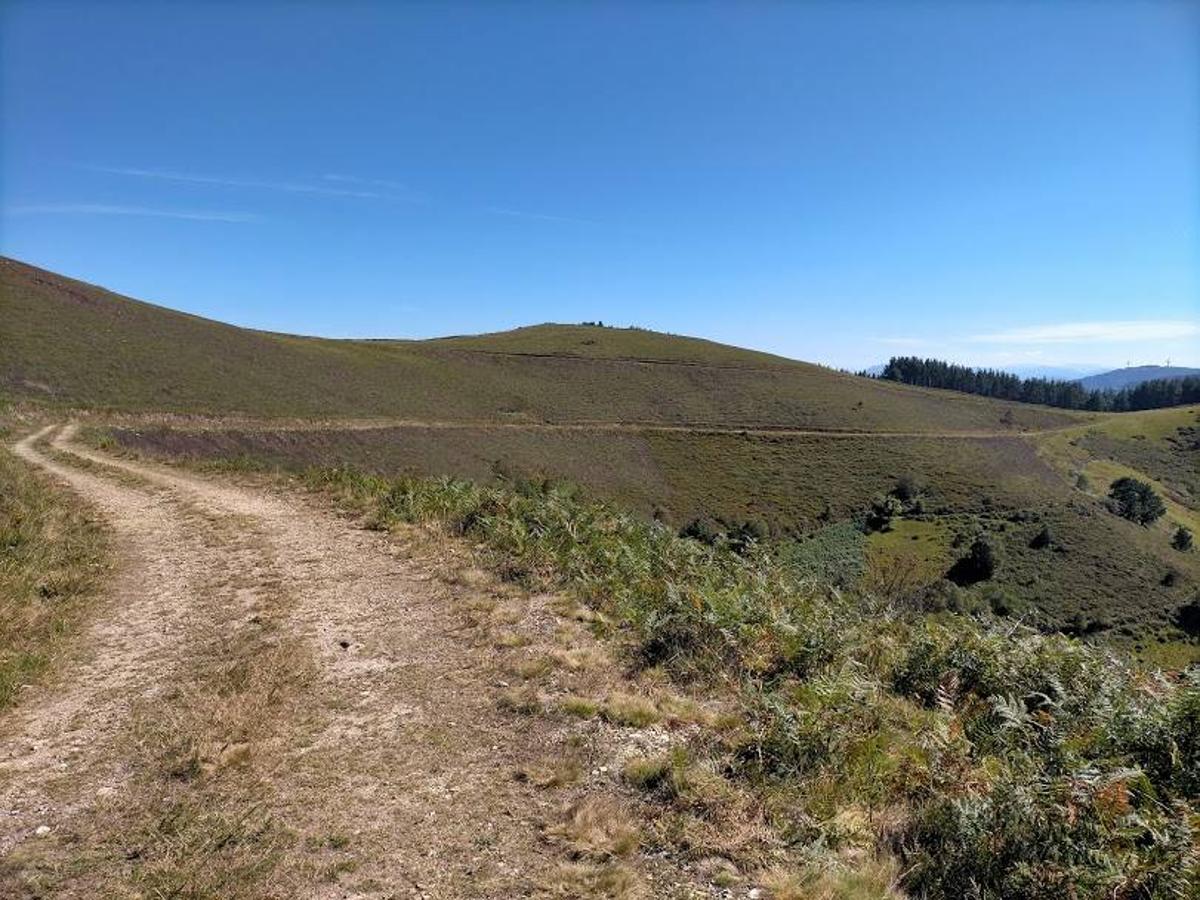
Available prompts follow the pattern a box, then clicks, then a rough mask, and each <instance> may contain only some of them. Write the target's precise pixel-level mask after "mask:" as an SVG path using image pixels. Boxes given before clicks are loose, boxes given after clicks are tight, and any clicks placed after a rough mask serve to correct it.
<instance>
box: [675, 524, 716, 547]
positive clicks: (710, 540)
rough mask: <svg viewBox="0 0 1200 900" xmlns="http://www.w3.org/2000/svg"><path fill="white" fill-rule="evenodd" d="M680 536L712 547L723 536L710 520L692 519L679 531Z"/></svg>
mask: <svg viewBox="0 0 1200 900" xmlns="http://www.w3.org/2000/svg"><path fill="white" fill-rule="evenodd" d="M679 536H680V537H682V538H691V539H692V540H693V541H699V542H700V543H702V544H708V545H709V546H712V545H713V544H715V543H716V542H717V538H719V537H720V536H721V532H719V531H718V530H717V529H716V527H715V526H714V525H713V524H712V523H711V522H710V521H709V520H708V519H692V521H690V522H688V523H687V524H686V525H684V526H683V528H681V529H679Z"/></svg>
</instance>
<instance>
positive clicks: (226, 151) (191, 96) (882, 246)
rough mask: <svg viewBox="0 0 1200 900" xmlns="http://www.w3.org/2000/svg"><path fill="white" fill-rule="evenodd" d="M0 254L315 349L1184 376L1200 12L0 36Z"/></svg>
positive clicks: (227, 16) (462, 20) (227, 18)
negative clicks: (751, 356) (559, 346)
mask: <svg viewBox="0 0 1200 900" xmlns="http://www.w3.org/2000/svg"><path fill="white" fill-rule="evenodd" d="M0 15H2V16H3V21H2V22H0V24H2V25H3V46H2V47H0V51H2V62H0V66H2V68H0V73H2V77H3V85H2V90H3V96H2V100H3V110H4V112H3V129H2V132H0V150H2V161H0V176H2V180H0V201H2V203H0V206H2V209H3V218H2V219H0V226H2V229H3V230H2V232H0V246H2V248H3V252H4V253H5V254H7V255H10V256H15V257H17V258H19V259H23V260H26V261H29V262H32V263H35V264H38V265H42V266H46V267H48V268H51V269H55V270H58V271H62V272H65V273H67V274H69V275H73V276H75V277H79V278H83V279H85V280H88V281H92V282H95V283H98V284H102V285H105V286H107V287H110V288H112V289H115V290H119V291H121V292H124V293H127V294H130V295H132V296H136V297H140V298H143V299H149V300H153V301H155V302H158V303H162V304H164V305H167V306H171V307H175V308H179V309H185V310H188V311H191V312H195V313H199V314H202V315H206V316H211V317H214V318H218V319H222V320H225V321H231V322H235V323H238V324H242V325H248V326H254V327H259V328H267V329H274V330H283V331H294V332H302V333H311V334H323V335H331V336H356V335H371V336H397V337H409V336H411V337H420V336H431V335H439V334H447V333H462V332H478V331H489V330H496V329H501V328H507V327H512V326H515V325H520V324H528V323H533V322H542V321H567V322H572V321H581V320H592V319H602V320H604V321H606V322H610V323H615V324H622V325H624V324H631V323H632V324H638V325H642V326H646V327H651V328H658V329H663V330H668V331H675V332H682V333H688V334H697V335H702V336H706V337H711V338H714V339H717V340H722V341H728V342H730V343H736V344H742V345H747V346H754V347H758V348H763V349H768V350H773V351H775V352H779V353H783V354H785V355H788V356H792V357H796V358H802V359H811V360H815V361H820V362H825V363H829V364H833V365H840V366H846V367H858V366H862V365H867V364H870V363H874V362H878V361H880V360H883V359H886V358H887V357H888V356H889V355H892V354H894V353H920V354H923V355H937V356H942V357H947V358H953V359H956V360H960V361H964V362H968V363H974V364H989V365H992V364H995V365H1030V364H1078V365H1091V366H1107V365H1123V364H1125V363H1126V362H1127V361H1132V362H1134V363H1135V364H1136V363H1149V362H1162V361H1164V360H1165V359H1166V358H1167V357H1171V358H1172V360H1173V361H1174V362H1176V363H1186V364H1195V365H1200V326H1198V323H1200V5H1197V4H1194V3H1155V2H1137V3H1134V2H1129V3H1125V2H1113V3H1097V4H1089V3H1084V2H1071V3H1044V4H1035V3H997V4H994V5H990V4H986V3H959V4H937V3H918V2H891V3H877V4H870V3H845V4H818V3H808V4H801V3H795V4H767V3H759V4H755V3H741V4H732V3H731V4H682V3H642V4H632V3H630V4H621V3H607V4H600V3H595V4H587V3H546V4H538V3H520V4H515V3H514V4H503V3H499V2H492V3H480V4H475V5H456V4H433V3H429V4H413V5H402V4H398V3H388V4H383V3H379V4H368V3H346V4H337V5H334V4H332V3H330V4H320V3H306V4H298V3H297V4H283V3H277V4H268V3H262V4H252V3H245V4H234V3H217V2H211V3H197V4H190V5H189V4H185V3H170V4H147V3H134V4H128V5H123V4H120V3H115V2H104V3H95V2H88V3H77V4H56V3H52V2H38V3H31V2H27V3H22V2H10V3H7V4H5V5H4V7H3V12H2V13H0Z"/></svg>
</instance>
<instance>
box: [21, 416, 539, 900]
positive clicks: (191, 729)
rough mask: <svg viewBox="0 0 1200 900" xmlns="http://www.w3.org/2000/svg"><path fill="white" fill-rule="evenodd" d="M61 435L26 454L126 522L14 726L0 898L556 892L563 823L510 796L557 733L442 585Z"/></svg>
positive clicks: (275, 508) (356, 538)
mask: <svg viewBox="0 0 1200 900" xmlns="http://www.w3.org/2000/svg"><path fill="white" fill-rule="evenodd" d="M49 431H50V429H46V430H44V431H43V432H39V433H38V434H37V435H33V436H31V437H30V438H28V439H26V440H24V441H22V442H20V444H18V445H17V446H16V447H15V448H14V449H15V452H16V453H18V455H20V456H21V457H23V458H24V459H26V460H27V461H29V462H31V463H33V464H34V465H37V466H39V467H41V468H42V469H44V470H45V471H47V472H48V473H50V474H51V475H52V476H54V477H55V478H56V479H58V480H60V481H62V482H65V483H66V484H67V485H68V486H69V487H70V488H71V489H72V490H74V491H75V492H77V493H78V494H79V495H80V496H82V497H83V498H84V499H86V500H87V501H88V502H90V503H91V504H93V505H94V506H95V507H96V508H97V510H98V511H99V512H100V513H101V514H102V515H103V516H104V517H105V518H106V519H107V520H108V522H109V523H110V525H111V527H112V530H113V532H114V534H115V545H116V549H117V556H118V559H117V567H116V568H117V575H116V577H115V578H114V579H113V580H112V582H111V585H110V589H109V591H108V593H107V597H106V599H105V601H104V602H103V603H102V604H101V607H100V610H99V612H98V613H97V615H96V617H95V621H94V623H93V624H92V625H91V626H90V628H89V629H88V630H87V632H86V633H85V634H83V635H81V636H80V638H79V640H78V642H77V644H78V652H77V653H76V654H75V655H74V657H73V658H72V659H71V660H69V661H68V662H67V663H66V664H65V665H64V666H63V670H62V671H61V673H60V677H59V678H58V679H56V683H55V684H54V685H53V686H50V687H46V688H42V689H38V690H37V691H32V692H29V693H28V694H27V695H26V696H25V697H24V698H23V700H22V702H21V704H20V705H19V706H18V707H17V708H16V709H15V710H13V711H10V713H8V714H6V715H5V716H4V717H2V718H0V806H2V809H0V814H2V815H3V820H2V822H0V855H2V856H3V861H2V862H0V894H3V893H5V890H8V891H11V892H12V893H13V894H14V895H16V896H20V895H22V894H23V893H28V894H29V895H30V896H36V895H41V894H44V893H49V894H52V895H54V896H77V897H89V896H110V895H127V894H131V895H136V894H138V893H142V892H146V891H157V892H159V893H161V894H163V895H166V894H167V893H169V892H171V891H184V892H190V893H201V892H202V891H208V892H210V893H211V894H212V895H214V896H306V897H308V896H311V897H324V896H328V897H335V896H336V897H346V896H363V897H366V896H372V897H373V896H379V897H384V896H393V895H401V894H403V895H416V896H427V897H499V896H510V897H519V896H531V895H537V894H538V893H539V892H540V885H542V884H544V883H545V878H544V876H545V875H546V872H547V869H548V868H550V867H553V866H556V865H557V862H556V861H555V859H554V858H553V857H554V854H553V853H549V852H547V848H546V846H545V845H544V842H543V841H542V840H541V838H540V836H539V830H538V827H537V826H538V823H539V822H540V821H542V820H543V819H544V817H545V816H552V815H554V814H555V812H554V810H552V809H550V808H549V807H550V806H551V801H550V800H549V799H548V798H547V796H546V795H545V793H544V792H541V793H539V791H538V790H537V789H535V788H534V787H532V786H531V785H528V784H525V783H522V782H520V781H518V780H515V779H514V778H513V777H512V772H513V770H514V768H515V767H516V766H517V765H518V764H519V763H520V762H521V761H524V760H528V759H530V758H533V757H536V756H538V755H539V754H540V753H543V752H544V750H545V746H546V743H547V741H548V740H549V739H550V737H549V736H548V735H547V734H545V733H539V729H543V730H544V729H545V728H547V727H550V726H545V725H537V724H533V725H528V726H526V727H522V728H514V723H513V720H512V717H511V715H509V714H505V713H502V712H500V711H499V710H498V709H497V706H496V703H495V696H494V694H493V692H492V691H491V690H490V689H489V688H490V687H491V684H492V681H493V680H494V679H495V677H496V672H495V671H494V668H493V667H494V660H492V659H491V657H489V656H488V654H487V653H486V652H483V651H481V650H480V649H479V648H478V647H473V646H472V645H470V643H469V642H465V641H462V640H460V639H458V638H457V637H456V635H455V634H454V632H455V622H454V619H453V616H452V615H451V614H450V611H449V610H448V608H447V607H448V605H449V602H450V601H451V600H452V599H454V598H452V597H450V596H448V591H449V590H450V589H449V588H447V587H445V586H444V585H441V584H439V583H438V582H437V580H435V579H434V578H433V577H431V572H430V571H429V569H428V567H427V566H425V565H424V564H422V563H421V562H419V561H414V560H412V559H407V558H403V557H401V555H400V554H399V552H398V550H397V549H396V546H395V545H394V544H393V543H391V542H389V541H388V540H387V539H386V538H385V537H383V536H382V535H379V534H376V533H373V532H368V531H364V530H362V529H360V528H357V527H355V526H353V525H352V524H351V523H349V522H347V521H346V520H345V519H343V518H341V517H339V516H337V515H336V514H334V513H332V512H330V511H329V510H327V509H325V508H323V507H321V506H320V505H318V504H316V503H313V502H311V501H309V500H307V499H305V498H302V497H299V496H295V495H292V494H289V493H285V492H281V491H274V490H269V489H265V488H261V487H245V486H240V485H234V484H231V483H227V482H222V483H218V482H216V481H213V480H209V479H206V478H203V477H200V476H196V475H191V474H187V473H181V472H179V471H175V470H170V469H166V468H161V467H156V466H151V465H147V464H142V463H136V462H131V461H128V460H118V459H114V458H109V457H107V456H103V455H101V454H97V453H93V452H91V451H88V450H85V449H82V448H78V447H74V446H72V445H71V444H70V443H69V439H70V434H71V429H70V428H67V429H65V430H63V431H61V432H59V433H58V434H57V435H56V436H54V437H53V438H52V439H51V441H50V443H49V446H48V447H46V446H45V445H39V443H38V439H39V438H45V437H46V436H47V434H48V432H49ZM42 826H44V827H48V828H49V829H50V832H49V834H47V835H43V836H41V837H38V836H37V830H38V829H39V827H42ZM44 827H43V828H42V830H43V831H44Z"/></svg>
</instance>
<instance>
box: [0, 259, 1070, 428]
mask: <svg viewBox="0 0 1200 900" xmlns="http://www.w3.org/2000/svg"><path fill="white" fill-rule="evenodd" d="M0 318H2V319H3V321H4V323H5V328H4V329H3V331H0V386H3V387H5V388H7V389H8V390H9V391H11V392H13V393H15V394H17V395H18V396H26V397H31V398H39V399H42V400H48V401H52V402H55V403H59V404H67V405H85V406H91V407H103V408H109V409H118V410H171V411H177V412H208V413H234V412H236V413H246V414H251V415H261V416H300V417H310V416H321V417H330V416H336V417H390V418H402V419H420V420H451V421H464V420H465V421H509V422H595V421H602V422H637V423H662V424H718V425H722V426H729V427H737V426H750V427H771V428H793V429H814V430H852V431H905V432H907V431H920V432H947V431H988V432H991V431H997V430H1001V431H1014V432H1015V431H1020V430H1023V429H1044V428H1051V427H1056V426H1060V425H1064V424H1070V423H1072V422H1075V421H1080V420H1079V419H1078V418H1076V417H1073V416H1071V415H1070V414H1066V413H1062V412H1056V411H1052V410H1046V409H1038V408H1031V407H1029V406H1022V405H1020V404H998V403H994V402H989V401H986V400H980V399H978V398H973V397H961V396H954V395H949V394H946V393H942V392H933V391H925V390H918V389H913V388H909V387H904V386H900V385H895V384H889V383H883V382H868V381H864V380H862V379H858V378H855V377H853V376H849V375H844V374H841V373H837V372H834V371H832V370H830V369H826V368H823V367H820V366H814V365H810V364H807V363H799V362H794V361H791V360H787V359H783V358H780V357H775V356H770V355H768V354H764V353H756V352H753V351H748V350H742V349H739V348H736V347H729V346H725V345H722V344H715V343H712V342H709V341H702V340H696V339H693V338H681V337H675V336H670V335H663V334H656V333H653V332H647V331H638V330H629V329H608V328H601V327H589V326H554V325H542V326H536V327H532V328H522V329H518V330H516V331H511V332H505V333H501V334H494V335H482V336H479V337H469V338H446V339H441V340H431V341H388V340H375V341H350V340H340V341H337V340H324V339H318V338H304V337H294V336H289V335H280V334H269V333H265V332H259V331H251V330H247V329H242V328H236V327H233V326H230V325H224V324H221V323H219V322H213V321H209V320H206V319H201V318H198V317H195V316H190V315H185V314H183V313H178V312H174V311H172V310H168V309H164V308H162V307H158V306H153V305H150V304H147V303H142V302H139V301H135V300H131V299H129V298H126V297H122V296H119V295H117V294H113V293H110V292H108V291H105V290H102V289H100V288H96V287H92V286H91V285H87V284H84V283H82V282H79V281H73V280H71V279H68V278H63V277H61V276H58V275H54V274H52V273H50V272H46V271H44V270H41V269H36V268H34V267H31V266H27V265H24V264H23V263H19V262H16V261H14V260H8V259H5V260H2V261H0Z"/></svg>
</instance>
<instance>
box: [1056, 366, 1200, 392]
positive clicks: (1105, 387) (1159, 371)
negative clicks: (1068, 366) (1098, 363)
mask: <svg viewBox="0 0 1200 900" xmlns="http://www.w3.org/2000/svg"><path fill="white" fill-rule="evenodd" d="M1189 375H1200V369H1188V368H1184V367H1183V366H1130V367H1129V368H1126V369H1113V370H1112V371H1111V372H1101V373H1100V374H1099V375H1089V376H1088V377H1087V378H1080V379H1079V383H1080V384H1082V385H1083V386H1084V387H1085V388H1087V389H1088V390H1089V391H1119V390H1121V388H1127V387H1136V386H1137V385H1139V384H1141V383H1142V382H1143V381H1158V380H1159V379H1162V378H1187V377H1188V376H1189Z"/></svg>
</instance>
